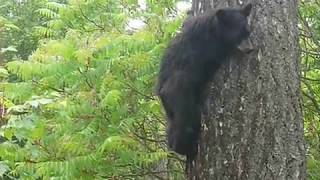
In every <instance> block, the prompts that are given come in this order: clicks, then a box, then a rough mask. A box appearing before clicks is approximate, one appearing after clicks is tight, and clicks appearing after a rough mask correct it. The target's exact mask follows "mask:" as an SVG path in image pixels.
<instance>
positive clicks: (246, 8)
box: [242, 3, 252, 17]
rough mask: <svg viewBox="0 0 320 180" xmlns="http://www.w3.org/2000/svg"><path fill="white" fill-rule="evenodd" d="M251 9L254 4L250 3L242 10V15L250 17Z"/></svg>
mask: <svg viewBox="0 0 320 180" xmlns="http://www.w3.org/2000/svg"><path fill="white" fill-rule="evenodd" d="M251 9H252V4H251V3H249V4H247V5H246V6H245V7H244V8H243V9H242V14H243V15H244V16H245V17H248V16H249V15H250V12H251Z"/></svg>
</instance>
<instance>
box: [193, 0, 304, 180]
mask: <svg viewBox="0 0 320 180" xmlns="http://www.w3.org/2000/svg"><path fill="white" fill-rule="evenodd" d="M247 2H249V1H247V0H245V1H244V4H246V3H247ZM238 3H239V1H236V0H194V1H193V6H192V7H193V8H194V9H193V10H194V11H195V14H197V13H201V12H203V11H206V10H207V9H210V8H218V7H226V6H230V7H236V6H240V5H239V4H238ZM297 6H298V4H297V0H291V1H288V0H277V1H272V0H268V1H253V9H252V13H251V16H250V21H249V23H250V26H251V29H252V33H251V36H250V41H251V44H252V46H253V51H252V52H251V53H248V54H245V55H242V56H241V57H240V56H237V57H234V58H232V59H231V61H230V63H228V64H226V65H224V66H223V67H222V68H221V69H220V70H219V72H218V73H217V74H216V76H215V77H214V79H213V82H212V86H211V89H210V95H209V97H208V101H207V102H206V105H205V107H204V109H205V110H204V111H205V112H204V113H203V117H202V121H203V122H202V124H203V130H202V135H201V140H200V145H199V154H198V156H197V159H196V162H195V165H194V166H193V169H192V172H191V178H192V179H201V180H205V179H208V180H220V179H231V180H233V179H244V180H260V179H262V180H269V179H276V180H278V179H290V180H294V179H299V180H300V179H306V172H305V171H306V169H305V168H306V167H305V148H304V140H303V120H302V114H301V104H300V80H299V61H298V58H299V49H298V27H297V23H298V22H297ZM189 178H190V177H189Z"/></svg>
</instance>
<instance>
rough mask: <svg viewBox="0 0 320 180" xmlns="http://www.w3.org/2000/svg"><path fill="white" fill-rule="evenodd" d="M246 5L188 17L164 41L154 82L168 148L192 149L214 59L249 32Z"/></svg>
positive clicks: (224, 54) (214, 69) (222, 56)
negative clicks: (164, 118) (165, 126)
mask: <svg viewBox="0 0 320 180" xmlns="http://www.w3.org/2000/svg"><path fill="white" fill-rule="evenodd" d="M251 8H252V5H251V4H248V5H246V6H245V7H244V8H241V9H236V8H225V9H219V10H217V11H209V12H206V13H205V14H202V15H200V16H194V17H188V20H187V21H186V22H185V23H184V24H183V27H182V30H181V33H179V34H177V35H176V36H175V38H173V40H172V41H171V42H170V43H169V45H168V47H167V49H166V51H165V53H164V55H163V58H162V62H161V64H160V72H159V76H158V85H157V94H158V96H159V97H160V100H161V103H162V106H163V108H164V110H165V113H166V116H167V139H168V146H169V149H171V150H173V151H175V152H177V153H179V154H181V155H186V156H187V158H188V157H189V158H192V157H194V156H195V155H196V154H197V147H198V138H199V134H200V130H201V106H202V104H203V101H204V98H205V96H206V95H205V89H206V88H207V86H208V84H209V82H210V80H211V78H212V76H213V75H214V74H215V72H217V69H218V68H219V67H220V65H221V64H222V63H224V62H226V61H227V58H228V57H229V56H230V55H231V54H232V52H233V51H234V50H235V49H236V48H237V46H238V45H240V43H241V42H242V41H243V40H245V39H247V38H248V37H249V34H250V31H249V26H248V20H247V17H248V16H249V14H250V11H251Z"/></svg>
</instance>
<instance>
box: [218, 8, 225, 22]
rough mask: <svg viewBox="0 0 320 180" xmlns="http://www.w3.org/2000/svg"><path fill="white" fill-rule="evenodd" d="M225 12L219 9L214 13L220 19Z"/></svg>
mask: <svg viewBox="0 0 320 180" xmlns="http://www.w3.org/2000/svg"><path fill="white" fill-rule="evenodd" d="M225 14H226V11H225V10H224V9H219V10H218V11H217V13H216V15H217V17H218V19H219V20H222V19H223V17H224V16H225Z"/></svg>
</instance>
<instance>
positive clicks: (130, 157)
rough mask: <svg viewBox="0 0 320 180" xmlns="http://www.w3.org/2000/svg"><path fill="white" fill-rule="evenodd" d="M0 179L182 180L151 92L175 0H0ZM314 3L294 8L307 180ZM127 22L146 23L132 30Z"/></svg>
mask: <svg viewBox="0 0 320 180" xmlns="http://www.w3.org/2000/svg"><path fill="white" fill-rule="evenodd" d="M0 4H1V5H0V48H1V52H0V60H1V61H0V65H1V66H0V80H1V84H0V92H1V94H0V126H1V127H0V142H1V143H0V178H5V179H49V178H50V179H51V178H54V179H76V178H80V179H145V178H147V177H149V178H152V179H163V177H170V178H173V179H174V178H176V179H181V178H182V176H183V162H182V160H181V159H180V158H179V157H178V156H176V155H174V154H172V153H170V152H168V151H167V150H166V145H165V126H164V122H165V121H164V120H163V116H162V113H161V109H160V105H159V102H158V99H157V98H156V96H154V93H153V91H154V85H155V77H156V73H157V69H158V65H159V59H160V57H161V54H162V51H163V49H164V47H165V45H166V43H167V42H168V40H169V39H170V38H171V37H172V36H173V35H174V34H175V33H176V31H177V29H178V28H179V27H180V26H181V19H182V17H180V16H176V9H175V7H174V4H175V2H174V1H173V0H158V1H153V0H147V1H146V8H141V7H140V5H141V4H139V3H138V0H119V1H115V0H69V1H64V0H60V1H49V0H30V1H29V0H28V1H16V0H10V1H8V0H0ZM319 9H320V1H319V0H311V1H308V2H306V1H301V3H300V26H299V27H300V29H301V31H300V44H301V75H302V76H301V80H302V94H303V110H304V119H305V137H306V140H307V149H308V154H307V157H308V178H309V179H315V180H316V179H320V171H319V169H320V85H319V84H320V78H319V77H320V53H319V52H320V43H319V42H320V14H319ZM132 19H140V20H142V21H143V22H144V23H145V26H144V27H143V28H141V29H139V30H135V29H128V24H129V22H130V20H132Z"/></svg>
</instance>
